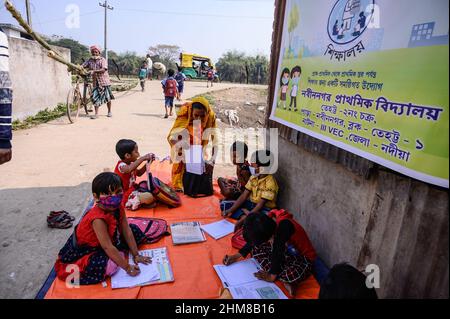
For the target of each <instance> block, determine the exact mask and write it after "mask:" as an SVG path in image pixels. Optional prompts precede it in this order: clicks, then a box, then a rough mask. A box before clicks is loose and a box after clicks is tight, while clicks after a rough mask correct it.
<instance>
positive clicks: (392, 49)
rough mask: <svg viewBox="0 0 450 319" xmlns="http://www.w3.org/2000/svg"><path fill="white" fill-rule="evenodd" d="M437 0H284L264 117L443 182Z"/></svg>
mask: <svg viewBox="0 0 450 319" xmlns="http://www.w3.org/2000/svg"><path fill="white" fill-rule="evenodd" d="M448 11H449V2H448V1H447V0H395V1H392V0H314V1H311V0H287V3H286V10H285V18H284V25H283V35H282V43H281V51H280V52H281V53H280V57H279V62H278V74H277V83H276V87H275V99H274V105H273V108H272V114H271V117H270V118H271V119H272V120H274V121H276V122H279V123H282V124H284V125H286V126H289V127H291V128H293V129H296V130H298V131H301V132H303V133H305V134H308V135H311V136H313V137H315V138H318V139H320V140H323V141H325V142H328V143H330V144H333V145H336V146H337V147H340V148H342V149H345V150H347V151H349V152H352V153H354V154H357V155H359V156H362V157H364V158H367V159H369V160H371V161H373V162H376V163H378V164H380V165H383V166H385V167H388V168H390V169H392V170H395V171H397V172H400V173H402V174H405V175H407V176H410V177H412V178H415V179H418V180H421V181H424V182H427V183H431V184H435V185H438V186H441V187H446V188H448V187H449V182H448V177H449V176H448V175H449V161H448V158H449V107H448V105H449V94H448V91H449V88H448V86H449V51H448V36H449V24H448Z"/></svg>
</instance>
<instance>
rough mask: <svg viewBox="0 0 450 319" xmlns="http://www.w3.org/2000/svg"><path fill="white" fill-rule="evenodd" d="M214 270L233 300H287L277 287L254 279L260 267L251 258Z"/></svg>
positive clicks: (216, 266) (218, 266)
mask: <svg viewBox="0 0 450 319" xmlns="http://www.w3.org/2000/svg"><path fill="white" fill-rule="evenodd" d="M214 270H215V271H216V273H217V275H218V276H219V278H220V280H221V281H222V283H223V286H224V287H225V288H228V289H229V290H230V293H231V295H232V296H233V298H234V299H288V297H287V296H286V295H285V294H284V293H283V291H282V290H281V289H280V288H279V287H278V286H277V285H275V284H274V283H272V282H266V281H263V280H259V279H257V278H256V277H255V273H257V272H258V271H260V270H261V266H260V265H259V264H258V262H257V261H256V260H255V259H253V258H250V259H247V260H244V261H240V262H237V263H234V264H232V265H230V266H225V265H215V266H214Z"/></svg>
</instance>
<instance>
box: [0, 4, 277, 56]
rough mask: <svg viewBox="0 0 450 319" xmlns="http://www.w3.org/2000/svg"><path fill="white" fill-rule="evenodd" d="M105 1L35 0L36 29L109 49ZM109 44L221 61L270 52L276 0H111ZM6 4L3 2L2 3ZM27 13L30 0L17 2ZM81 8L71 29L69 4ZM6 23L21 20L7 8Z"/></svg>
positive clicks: (0, 13) (0, 18) (1, 15)
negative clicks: (236, 53)
mask: <svg viewBox="0 0 450 319" xmlns="http://www.w3.org/2000/svg"><path fill="white" fill-rule="evenodd" d="M99 1H101V2H103V0H58V1H55V0H31V4H32V18H33V27H34V29H35V30H36V31H38V32H40V33H42V34H46V35H53V34H55V35H62V36H65V37H70V38H73V39H75V40H78V41H80V42H81V43H83V44H86V45H89V44H93V43H98V44H101V46H102V47H103V25H104V20H103V19H104V10H102V8H101V7H100V6H99ZM108 2H109V4H110V5H112V6H113V7H114V10H113V11H109V13H108V14H109V37H108V38H109V39H108V41H109V44H108V48H109V49H110V50H114V51H116V52H124V51H127V50H129V51H135V52H137V53H139V54H144V53H146V52H147V49H148V47H150V46H151V45H156V44H176V45H179V46H180V47H181V48H182V49H183V50H184V51H188V52H195V53H198V54H203V55H208V56H210V57H212V58H213V59H214V60H217V59H218V58H219V57H220V56H221V55H222V53H224V52H225V51H227V50H230V49H238V50H240V51H245V52H247V53H249V54H255V53H262V54H265V55H267V56H269V55H270V46H271V37H272V24H273V14H274V0H171V1H168V0H109V1H108ZM1 3H3V1H1ZM13 3H14V4H15V5H16V7H17V8H18V9H19V10H20V11H21V12H22V13H23V16H24V17H25V6H24V3H25V1H24V0H13ZM70 4H76V5H78V6H79V8H80V16H81V17H80V28H78V29H76V28H75V29H70V28H67V27H66V22H65V20H66V18H67V16H68V13H66V12H65V11H66V7H67V6H68V5H70ZM0 22H1V23H14V24H16V23H15V20H14V19H13V18H12V17H11V16H10V14H9V12H7V11H6V9H5V8H4V7H3V5H2V6H1V9H0Z"/></svg>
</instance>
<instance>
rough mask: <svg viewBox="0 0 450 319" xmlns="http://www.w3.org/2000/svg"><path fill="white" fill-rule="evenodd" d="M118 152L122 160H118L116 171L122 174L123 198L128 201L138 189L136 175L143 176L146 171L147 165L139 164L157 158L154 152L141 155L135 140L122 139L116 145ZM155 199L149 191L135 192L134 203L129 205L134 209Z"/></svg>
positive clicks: (125, 201)
mask: <svg viewBox="0 0 450 319" xmlns="http://www.w3.org/2000/svg"><path fill="white" fill-rule="evenodd" d="M116 153H117V155H118V156H119V158H120V160H119V161H118V162H117V165H116V168H115V170H114V173H116V174H117V175H119V176H120V179H121V180H122V185H123V192H124V196H123V200H124V204H126V203H127V201H128V198H129V197H130V195H131V194H132V193H133V192H135V191H136V189H137V185H136V177H137V176H142V175H144V174H145V173H146V167H145V166H142V167H140V168H139V166H141V165H142V163H144V162H151V161H154V160H155V155H154V154H147V155H144V156H142V157H140V154H139V148H138V145H137V143H136V142H135V141H132V140H120V141H119V142H117V145H116ZM154 201H155V199H154V198H153V196H152V194H151V193H149V192H142V193H139V192H137V193H135V194H134V196H132V205H131V206H130V205H128V206H129V207H130V208H132V209H133V210H135V209H137V208H138V207H139V206H140V205H141V204H152V203H153V202H154Z"/></svg>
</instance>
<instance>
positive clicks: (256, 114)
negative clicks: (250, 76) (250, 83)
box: [204, 87, 268, 128]
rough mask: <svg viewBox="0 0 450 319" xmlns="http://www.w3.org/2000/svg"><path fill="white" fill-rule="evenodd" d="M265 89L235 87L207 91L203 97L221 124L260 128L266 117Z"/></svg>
mask: <svg viewBox="0 0 450 319" xmlns="http://www.w3.org/2000/svg"><path fill="white" fill-rule="evenodd" d="M267 91H268V90H267V89H265V88H248V87H236V88H230V89H226V90H221V91H214V92H209V93H207V95H206V96H205V95H204V97H206V98H207V99H208V100H209V101H210V103H211V104H212V105H213V107H214V111H215V112H216V115H217V118H218V119H219V120H220V121H221V122H222V123H223V124H225V125H227V126H233V127H238V128H249V127H253V128H260V127H264V123H265V118H266V112H267ZM230 120H231V121H232V123H231V125H230ZM236 120H238V122H236Z"/></svg>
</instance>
